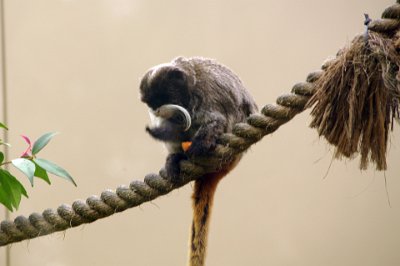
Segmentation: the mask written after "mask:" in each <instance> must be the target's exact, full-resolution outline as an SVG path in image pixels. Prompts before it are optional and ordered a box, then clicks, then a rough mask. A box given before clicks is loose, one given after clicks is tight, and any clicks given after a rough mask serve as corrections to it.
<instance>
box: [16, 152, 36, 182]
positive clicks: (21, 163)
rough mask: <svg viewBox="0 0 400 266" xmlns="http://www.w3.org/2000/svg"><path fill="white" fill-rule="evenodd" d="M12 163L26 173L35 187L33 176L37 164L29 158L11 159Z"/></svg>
mask: <svg viewBox="0 0 400 266" xmlns="http://www.w3.org/2000/svg"><path fill="white" fill-rule="evenodd" d="M11 163H12V164H13V165H14V166H15V167H16V168H17V169H18V170H20V171H21V172H22V173H23V174H24V175H26V176H27V177H28V179H29V181H30V182H31V185H32V187H33V176H34V174H35V164H34V163H33V162H31V161H30V160H28V159H25V158H18V159H14V160H12V161H11Z"/></svg>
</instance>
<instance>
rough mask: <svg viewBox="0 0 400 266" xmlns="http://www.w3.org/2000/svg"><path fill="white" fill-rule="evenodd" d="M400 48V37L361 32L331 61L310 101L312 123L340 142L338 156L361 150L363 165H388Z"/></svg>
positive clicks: (350, 155)
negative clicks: (389, 137) (387, 154)
mask: <svg viewBox="0 0 400 266" xmlns="http://www.w3.org/2000/svg"><path fill="white" fill-rule="evenodd" d="M398 51H400V38H399V36H397V37H396V36H394V38H392V39H389V38H386V37H383V36H382V35H380V34H377V33H374V32H368V31H367V32H366V33H365V34H363V35H360V36H357V37H356V38H355V39H354V40H353V41H352V42H351V44H350V45H349V46H348V47H345V48H343V49H342V50H340V51H339V53H338V54H337V57H336V58H335V59H333V60H332V61H330V62H329V64H327V65H326V69H325V70H326V71H325V72H324V74H323V75H322V76H321V77H320V78H319V79H318V81H317V82H316V84H315V90H316V93H315V94H314V96H313V97H312V98H311V99H310V101H309V102H308V107H311V106H313V109H312V111H311V115H312V117H313V119H312V122H311V125H310V126H311V127H312V128H316V129H317V131H318V133H319V135H320V136H324V137H325V138H326V139H327V141H328V142H329V143H330V144H332V145H334V146H335V147H336V149H335V157H336V158H341V157H346V158H353V157H355V156H356V155H357V154H360V155H361V161H360V169H366V168H367V167H368V164H369V162H372V163H374V164H375V165H376V169H377V170H385V169H386V168H387V163H386V152H387V143H388V132H389V130H390V129H393V122H394V119H396V118H397V119H398V118H399V101H400V89H399V81H400V74H399V65H400V58H399V55H398Z"/></svg>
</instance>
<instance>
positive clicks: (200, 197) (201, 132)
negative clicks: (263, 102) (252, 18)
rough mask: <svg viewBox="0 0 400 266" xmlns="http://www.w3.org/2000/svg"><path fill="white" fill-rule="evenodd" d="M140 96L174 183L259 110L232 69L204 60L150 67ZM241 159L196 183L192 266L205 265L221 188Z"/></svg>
mask: <svg viewBox="0 0 400 266" xmlns="http://www.w3.org/2000/svg"><path fill="white" fill-rule="evenodd" d="M140 97H141V101H142V102H144V103H146V104H147V106H148V107H149V113H150V117H151V121H152V124H151V126H146V131H147V133H149V134H150V135H151V136H152V137H153V138H154V139H156V140H159V141H162V142H164V144H165V146H166V148H167V150H168V153H169V154H168V156H167V159H166V163H165V169H166V173H167V176H168V178H170V179H171V180H170V181H172V182H179V178H178V177H179V173H180V168H179V162H180V161H181V160H183V159H188V158H194V157H196V156H207V154H210V153H211V152H212V151H214V150H215V148H216V145H217V144H218V143H217V139H218V138H219V137H220V136H221V135H222V134H224V133H227V132H231V131H232V128H233V126H234V125H235V124H236V123H238V122H243V121H245V120H246V118H247V117H248V116H249V115H250V114H252V113H255V112H257V111H258V108H257V105H256V103H255V101H254V99H253V98H252V96H251V95H250V93H249V92H248V91H247V89H246V88H245V87H244V85H243V83H242V81H241V80H240V79H239V77H238V76H237V75H236V74H235V73H234V72H233V71H232V70H230V69H229V68H228V67H226V66H224V65H222V64H220V63H218V62H217V61H216V60H214V59H208V58H202V57H190V58H185V57H177V58H175V59H174V60H172V61H171V62H170V63H165V64H161V65H157V66H155V67H153V68H151V69H149V70H148V71H147V72H146V73H145V75H144V76H143V77H142V79H141V82H140ZM188 143H189V145H187V144H188ZM184 144H186V145H184ZM240 158H241V155H237V156H236V158H234V159H232V161H231V162H230V163H228V164H227V165H226V166H224V168H223V169H220V170H218V171H217V172H215V173H210V174H206V175H204V176H202V177H200V178H199V179H196V180H195V184H194V191H193V195H192V206H193V221H192V227H191V236H190V244H189V245H190V247H189V262H188V265H190V266H202V265H204V261H205V256H206V246H207V235H208V227H209V223H210V214H211V209H212V205H213V198H214V194H215V191H216V188H217V185H218V183H219V181H220V180H221V179H222V178H223V177H224V176H225V175H226V174H228V172H229V171H230V170H232V169H233V168H234V167H235V166H236V164H237V162H238V161H239V160H240Z"/></svg>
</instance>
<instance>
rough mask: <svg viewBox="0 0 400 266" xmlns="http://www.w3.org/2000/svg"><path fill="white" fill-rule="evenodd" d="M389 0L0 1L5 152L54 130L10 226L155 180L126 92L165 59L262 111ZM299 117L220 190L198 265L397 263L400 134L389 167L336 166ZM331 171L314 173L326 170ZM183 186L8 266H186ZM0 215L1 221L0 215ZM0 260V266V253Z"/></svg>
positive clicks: (14, 256) (141, 118)
mask: <svg viewBox="0 0 400 266" xmlns="http://www.w3.org/2000/svg"><path fill="white" fill-rule="evenodd" d="M392 3H394V1H389V0H367V1H361V0H357V1H356V0H350V1H349V0H337V1H321V0H302V1H276V0H275V1H270V0H266V1H244V0H240V1H228V0H226V1H179V0H170V1H154V0H150V1H149V0H147V1H145V0H136V1H134V0H114V1H111V0H107V1H106V0H86V1H78V0H47V1H46V0H35V1H29V0H5V21H6V44H7V81H8V82H7V88H8V92H9V97H8V104H9V109H8V116H9V126H10V128H11V130H10V135H11V139H10V141H11V143H13V148H12V150H11V153H12V155H13V156H18V155H19V153H20V151H21V150H22V149H23V148H24V144H23V142H22V140H21V138H20V137H19V135H20V134H27V135H29V136H32V137H37V136H39V135H40V134H42V133H44V132H47V131H59V132H61V133H62V134H60V135H59V136H57V137H56V138H55V139H54V141H53V142H52V143H51V145H50V146H49V147H48V148H47V150H45V151H44V152H43V156H46V157H48V158H51V159H52V160H54V161H55V162H57V163H59V164H60V165H62V166H64V167H65V168H67V169H68V170H69V171H70V172H71V173H72V175H73V176H74V177H75V179H76V181H77V183H78V188H75V187H73V186H72V185H70V184H68V183H66V182H65V181H63V180H61V179H57V178H55V177H53V178H52V181H53V184H52V186H50V187H49V186H47V185H46V184H44V183H43V182H41V181H40V180H38V181H37V182H36V184H35V187H34V188H33V189H32V188H30V187H29V184H28V182H27V181H26V180H24V184H25V185H26V186H27V188H28V189H29V191H28V192H29V195H30V199H29V200H24V201H23V202H22V205H21V208H20V210H19V211H18V212H17V213H15V214H14V213H13V214H12V217H15V216H16V215H19V214H24V215H27V214H30V213H31V212H33V211H42V210H43V209H45V208H47V207H52V208H55V207H57V206H58V205H59V204H61V203H64V202H65V203H71V202H72V201H73V200H74V199H77V198H86V197H87V196H89V195H91V194H98V193H99V192H100V191H102V190H103V189H105V188H115V187H117V186H118V185H120V184H128V183H129V182H130V180H132V179H142V178H143V176H144V175H145V174H146V173H149V172H154V171H157V170H158V169H159V168H160V167H161V166H162V164H163V161H164V157H165V154H166V153H165V152H164V150H163V147H162V145H160V144H159V143H157V142H155V141H154V140H152V139H151V138H150V137H149V136H148V135H146V134H145V132H144V126H145V125H146V123H148V116H147V110H146V107H145V106H144V105H143V104H142V103H141V102H140V101H139V99H138V82H139V79H140V77H141V75H142V74H143V73H144V72H145V71H146V69H148V68H149V67H151V66H153V65H155V64H159V63H162V62H166V61H169V60H171V59H172V58H173V57H175V56H178V55H185V56H192V55H201V56H206V57H213V58H216V59H218V60H219V61H221V62H223V63H225V64H226V65H228V66H230V67H231V68H232V69H233V70H235V71H236V72H237V73H238V74H239V75H240V76H241V78H242V80H243V81H244V83H245V84H247V87H248V88H249V90H250V91H251V93H252V94H253V95H254V97H255V98H256V100H257V102H258V104H259V105H260V106H262V105H263V104H266V103H272V102H274V101H275V99H276V97H277V96H278V95H280V94H282V93H285V92H288V91H289V90H290V89H291V86H292V85H293V84H294V83H296V82H299V81H303V80H304V79H305V77H306V75H307V73H309V72H310V71H312V70H314V69H317V68H318V67H319V66H320V64H321V63H322V62H323V61H324V60H325V59H326V58H327V57H328V56H330V55H334V54H335V53H336V51H337V49H338V48H339V47H340V46H342V45H343V44H344V43H346V42H347V41H349V40H350V39H351V38H352V37H353V36H354V34H356V33H359V32H361V31H363V30H364V26H363V13H364V12H366V13H369V14H370V16H371V17H372V18H377V17H379V16H380V14H381V12H382V11H383V9H384V8H385V7H387V6H388V5H390V4H392ZM309 122H310V119H309V116H308V112H306V113H304V114H302V115H300V116H299V117H297V118H296V119H295V120H294V121H293V122H291V123H289V124H288V125H285V126H284V127H282V128H281V129H280V130H279V131H277V132H276V133H275V134H273V135H272V136H268V137H266V138H265V139H264V140H263V141H262V142H260V143H259V144H257V145H255V146H254V147H253V148H252V149H251V150H250V151H249V152H248V153H247V155H246V156H245V158H244V159H243V160H242V162H241V163H240V165H239V167H238V168H237V169H236V170H235V171H234V172H233V173H232V174H231V175H230V176H229V177H228V178H226V180H224V181H223V182H222V184H221V186H220V188H219V190H218V194H217V198H216V206H215V213H214V215H213V221H212V224H211V237H210V241H209V242H210V245H209V254H208V258H207V262H208V264H207V265H209V266H221V265H232V266H233V265H285V266H286V265H296V266H301V265H307V266H319V265H332V266H336V265H337V266H339V265H340V266H345V265H349V266H350V265H351V266H355V265H360V266H361V265H362V266H373V265H385V266H395V265H400V253H399V246H400V229H399V225H400V177H399V173H400V165H399V160H400V140H399V138H400V137H399V127H398V126H397V127H396V129H395V132H394V134H392V138H391V144H390V150H389V162H388V163H389V170H388V171H387V172H386V174H385V175H386V179H387V182H388V185H387V190H388V194H389V197H390V201H391V207H389V205H388V199H387V194H386V190H385V185H384V176H385V175H384V174H383V173H380V172H375V171H373V170H369V171H366V172H360V171H359V170H358V168H357V166H358V162H357V161H355V162H344V161H341V162H338V161H334V162H333V164H332V166H331V167H330V168H329V165H330V163H331V158H332V148H331V147H329V146H328V145H327V144H326V142H325V141H324V140H319V139H318V137H317V134H316V133H315V132H314V131H313V130H311V129H309V128H308V127H307V125H308V124H309ZM327 171H328V172H329V173H328V175H327V177H326V178H324V176H325V174H326V173H327ZM190 194H191V186H190V185H189V186H186V187H184V188H182V189H180V190H178V191H175V192H173V193H171V194H170V195H167V196H164V197H162V198H160V199H157V200H155V201H154V202H153V203H149V204H145V205H143V206H142V207H140V208H136V209H133V210H130V211H127V212H125V213H122V214H117V215H114V216H113V217H110V218H107V219H104V220H101V221H97V222H96V223H94V224H91V225H86V226H82V227H79V228H75V229H71V230H68V231H67V232H65V233H56V234H54V235H51V236H46V237H41V238H38V239H35V240H31V241H29V242H23V243H18V244H13V245H12V247H11V253H10V254H11V263H10V265H7V266H19V265H41V266H42V265H45V266H69V265H96V266H97V265H146V266H147V265H148V266H152V265H167V266H168V265H171V266H175V265H184V264H185V261H186V248H187V237H188V232H189V230H188V228H189V224H190V220H191V217H190V213H191V210H190V201H189V198H190ZM0 218H3V212H2V213H1V214H0ZM0 265H5V255H4V248H3V249H0Z"/></svg>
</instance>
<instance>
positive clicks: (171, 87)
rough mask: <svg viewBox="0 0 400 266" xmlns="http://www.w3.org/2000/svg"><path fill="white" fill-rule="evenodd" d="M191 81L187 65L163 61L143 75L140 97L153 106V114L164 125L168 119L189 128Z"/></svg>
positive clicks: (174, 123)
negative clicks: (175, 64) (185, 69)
mask: <svg viewBox="0 0 400 266" xmlns="http://www.w3.org/2000/svg"><path fill="white" fill-rule="evenodd" d="M191 83H192V82H191V80H190V78H189V75H187V73H186V72H185V71H184V70H183V69H181V68H179V67H177V66H174V65H172V64H163V65H159V66H156V67H153V68H151V69H150V70H149V71H147V73H146V74H145V75H144V77H143V78H142V81H141V83H140V97H141V100H142V102H144V103H146V104H147V105H148V106H149V107H150V114H151V115H152V116H155V117H156V118H158V119H159V120H162V121H163V122H164V125H165V122H168V123H169V124H173V125H175V126H178V127H180V128H181V129H182V130H183V131H186V130H188V129H189V128H190V125H191V113H190V112H191V111H190V110H189V104H190V94H189V89H190V88H189V87H190V86H191V85H192V84H191ZM159 125H160V123H159V122H158V125H157V126H159Z"/></svg>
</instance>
